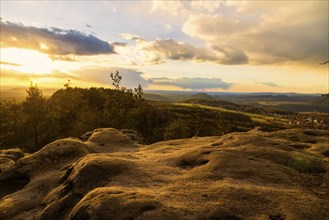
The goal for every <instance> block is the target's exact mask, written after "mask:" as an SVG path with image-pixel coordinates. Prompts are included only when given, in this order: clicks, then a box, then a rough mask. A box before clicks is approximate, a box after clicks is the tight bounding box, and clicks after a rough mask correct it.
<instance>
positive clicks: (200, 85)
mask: <svg viewBox="0 0 329 220" xmlns="http://www.w3.org/2000/svg"><path fill="white" fill-rule="evenodd" d="M148 82H149V83H150V84H154V85H171V86H177V87H179V88H182V89H191V90H207V89H225V90H226V89H229V88H230V87H231V86H232V85H233V84H232V83H227V82H224V81H223V80H222V79H220V78H200V77H196V78H187V77H183V78H178V79H170V78H150V79H149V80H148Z"/></svg>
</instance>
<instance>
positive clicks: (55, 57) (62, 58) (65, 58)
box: [48, 55, 79, 62]
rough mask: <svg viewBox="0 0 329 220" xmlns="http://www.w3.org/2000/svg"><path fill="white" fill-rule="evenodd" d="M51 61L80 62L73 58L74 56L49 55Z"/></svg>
mask: <svg viewBox="0 0 329 220" xmlns="http://www.w3.org/2000/svg"><path fill="white" fill-rule="evenodd" d="M48 57H49V59H51V60H52V61H54V60H60V61H66V62H78V61H79V60H78V59H77V58H76V57H75V56H73V55H64V56H62V55H49V56H48Z"/></svg>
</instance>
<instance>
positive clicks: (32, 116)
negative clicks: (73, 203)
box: [0, 72, 255, 152]
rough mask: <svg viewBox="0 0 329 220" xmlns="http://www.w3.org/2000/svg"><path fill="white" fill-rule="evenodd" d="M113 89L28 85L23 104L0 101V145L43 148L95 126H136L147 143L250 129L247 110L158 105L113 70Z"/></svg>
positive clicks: (32, 149)
mask: <svg viewBox="0 0 329 220" xmlns="http://www.w3.org/2000/svg"><path fill="white" fill-rule="evenodd" d="M111 78H112V80H113V85H114V89H108V88H88V89H86V88H78V87H75V88H73V87H71V85H70V82H68V83H67V84H65V85H64V88H63V89H60V90H58V91H56V92H55V93H54V94H53V95H52V96H51V97H50V98H48V99H45V98H44V97H43V94H42V90H41V89H39V88H38V86H37V85H36V84H32V83H31V85H30V87H29V88H28V89H27V97H26V100H25V101H24V102H22V103H16V102H14V101H1V103H0V126H1V137H0V149H5V148H12V147H20V148H23V149H24V150H25V151H27V152H33V151H37V150H39V149H40V148H41V147H42V146H44V145H46V144H47V143H49V142H51V141H54V140H56V139H59V138H65V137H70V136H71V137H80V136H81V135H83V134H84V133H85V132H88V131H92V130H94V129H95V128H102V127H113V128H117V129H133V130H136V131H138V132H140V133H141V135H142V136H143V137H144V138H145V140H146V142H147V143H154V142H157V141H161V140H168V139H176V138H189V137H192V136H207V135H220V134H224V133H228V132H232V131H245V130H249V129H252V128H253V127H254V126H255V124H254V123H253V122H252V120H251V119H250V118H249V117H248V116H245V115H241V114H235V113H227V112H218V111H214V110H208V109H201V108H198V107H197V106H195V107H193V108H190V107H181V106H173V105H161V104H154V103H151V102H147V101H145V100H143V98H142V94H143V89H142V87H141V86H138V87H137V88H135V89H134V90H132V89H127V88H125V87H122V86H120V82H121V79H122V78H121V76H120V75H119V73H118V72H117V73H115V74H111Z"/></svg>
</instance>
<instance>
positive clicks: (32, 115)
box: [23, 82, 46, 148]
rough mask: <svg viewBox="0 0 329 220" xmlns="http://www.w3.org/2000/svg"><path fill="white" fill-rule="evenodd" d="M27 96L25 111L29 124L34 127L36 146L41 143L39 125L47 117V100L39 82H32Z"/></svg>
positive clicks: (24, 104) (24, 105)
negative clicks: (39, 86) (38, 84)
mask: <svg viewBox="0 0 329 220" xmlns="http://www.w3.org/2000/svg"><path fill="white" fill-rule="evenodd" d="M26 92H27V97H26V100H25V101H24V102H23V112H24V113H25V114H26V118H27V124H28V125H30V126H31V127H32V133H33V139H34V147H35V148H37V147H38V145H39V143H40V142H39V136H40V130H41V129H39V127H40V126H41V124H42V123H43V122H44V120H45V117H46V115H45V114H46V105H45V103H46V100H45V99H44V98H43V94H42V90H41V89H39V88H38V86H37V84H33V83H32V82H31V83H30V87H29V88H28V89H27V90H26Z"/></svg>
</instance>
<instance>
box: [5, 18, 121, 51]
mask: <svg viewBox="0 0 329 220" xmlns="http://www.w3.org/2000/svg"><path fill="white" fill-rule="evenodd" d="M1 47H2V48H6V47H16V48H25V49H31V50H37V51H39V52H42V53H45V54H49V55H60V56H64V55H98V54H113V53H115V52H114V47H113V45H111V44H109V43H108V42H106V41H103V40H100V39H98V38H97V37H95V36H93V35H86V34H84V33H82V32H80V31H78V30H63V29H60V28H38V27H32V26H24V25H23V24H21V23H12V22H8V21H2V20H1Z"/></svg>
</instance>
